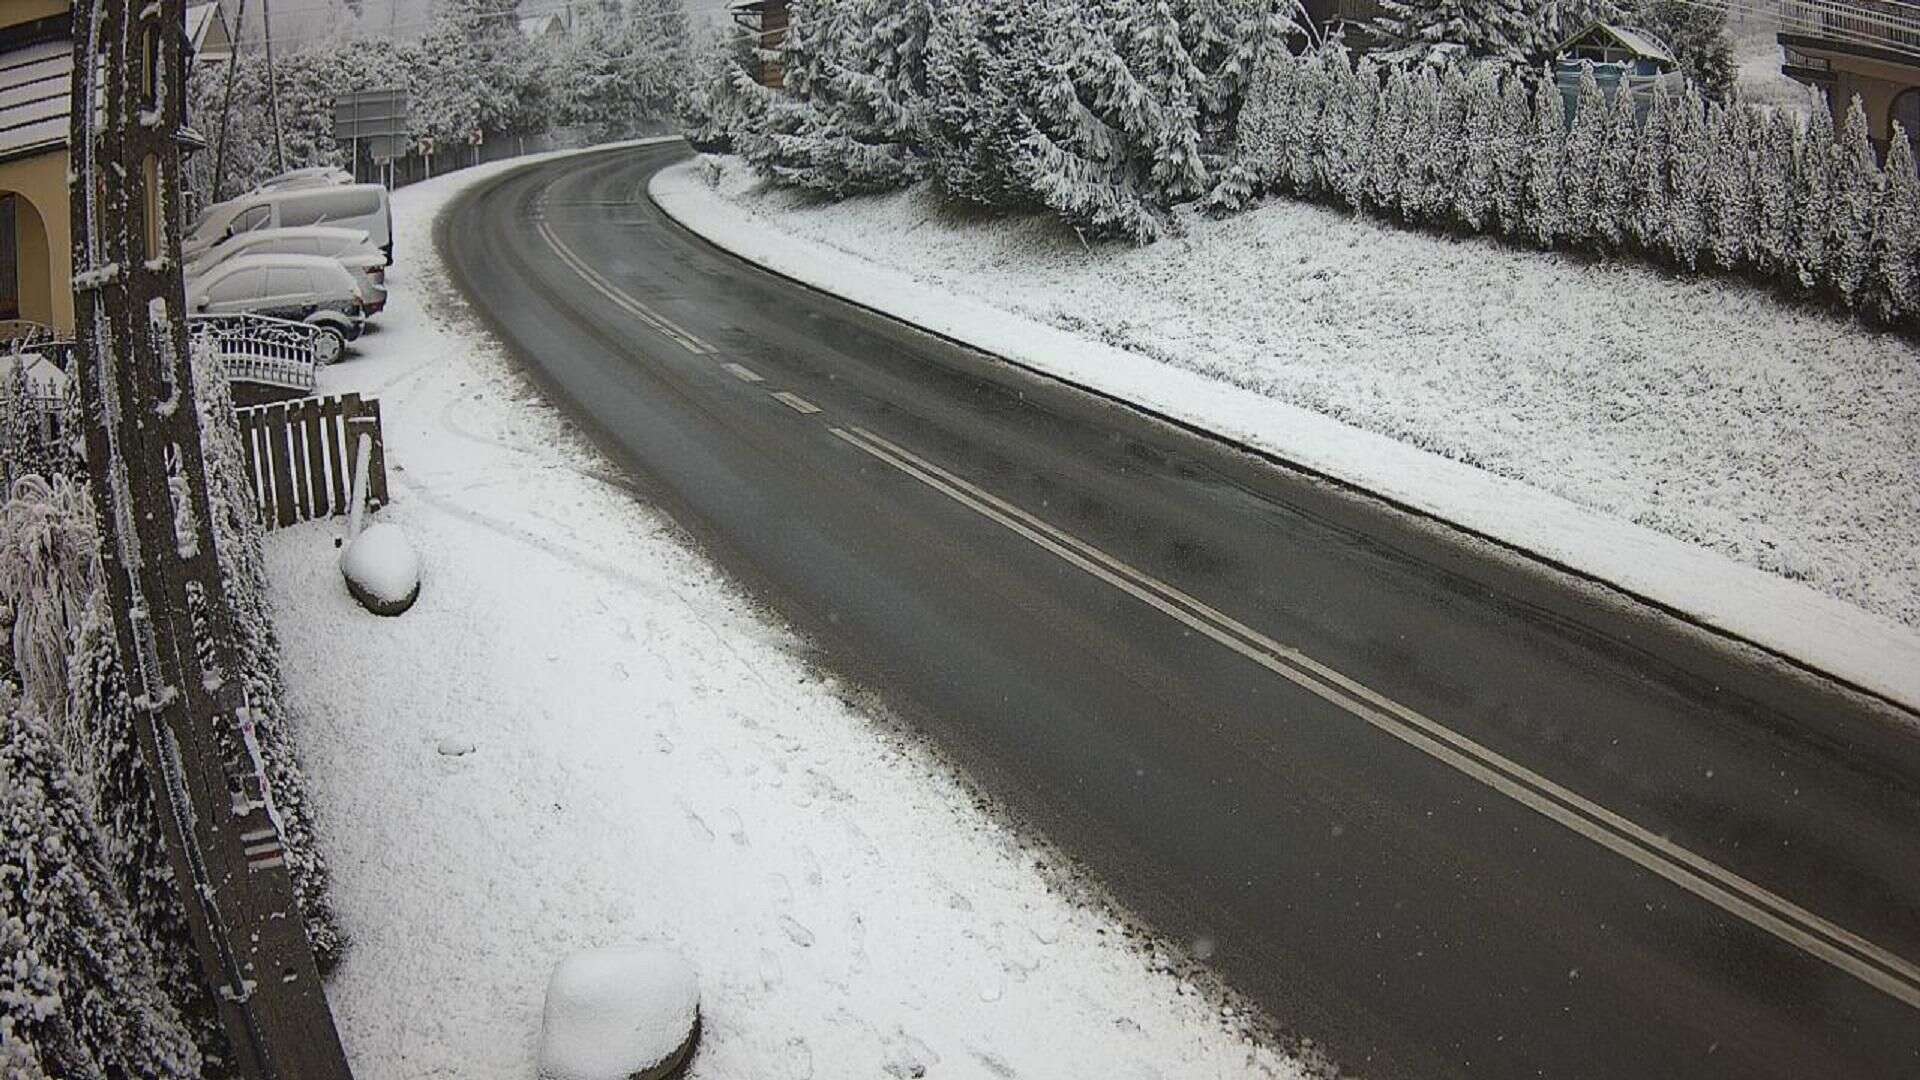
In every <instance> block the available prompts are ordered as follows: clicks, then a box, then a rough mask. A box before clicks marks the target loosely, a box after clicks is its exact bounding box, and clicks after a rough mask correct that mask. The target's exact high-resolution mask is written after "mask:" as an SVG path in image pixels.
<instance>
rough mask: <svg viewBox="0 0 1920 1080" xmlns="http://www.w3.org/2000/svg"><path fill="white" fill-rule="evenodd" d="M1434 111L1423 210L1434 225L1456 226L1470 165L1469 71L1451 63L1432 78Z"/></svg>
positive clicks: (1424, 162)
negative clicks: (1463, 187)
mask: <svg viewBox="0 0 1920 1080" xmlns="http://www.w3.org/2000/svg"><path fill="white" fill-rule="evenodd" d="M1433 84H1434V85H1433V112H1432V119H1431V127H1430V129H1429V131H1428V133H1427V153H1426V155H1425V156H1424V158H1423V160H1422V162H1421V170H1422V172H1423V173H1424V175H1425V179H1426V183H1425V184H1424V185H1423V186H1424V187H1425V189H1426V193H1425V199H1424V204H1423V206H1422V207H1421V212H1422V214H1423V215H1424V216H1425V218H1426V220H1428V221H1429V222H1431V223H1433V224H1435V225H1444V226H1447V227H1449V228H1457V227H1459V226H1460V224H1461V222H1460V219H1459V217H1458V216H1457V215H1456V214H1455V213H1454V204H1455V202H1456V201H1458V199H1459V190H1460V185H1461V182H1462V180H1463V174H1464V173H1465V171H1466V169H1467V155H1468V151H1467V94H1468V90H1467V73H1466V72H1465V71H1464V70H1462V69H1460V68H1458V67H1450V68H1446V69H1444V70H1442V71H1441V72H1440V73H1439V75H1438V76H1437V77H1436V78H1434V79H1433Z"/></svg>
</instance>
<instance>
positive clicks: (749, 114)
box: [676, 34, 771, 153]
mask: <svg viewBox="0 0 1920 1080" xmlns="http://www.w3.org/2000/svg"><path fill="white" fill-rule="evenodd" d="M752 55H753V49H752V48H751V47H750V45H749V44H748V42H747V40H746V39H740V38H735V39H729V38H727V37H725V36H722V35H720V34H712V35H709V36H708V38H707V41H706V44H705V47H704V48H703V49H702V50H701V52H700V55H699V57H698V59H696V61H695V63H694V71H693V73H692V75H691V76H690V77H689V82H688V84H687V86H686V88H685V92H684V93H682V94H681V95H680V98H679V100H678V101H677V103H676V111H677V113H678V115H679V118H680V130H681V133H682V134H684V135H685V136H686V138H687V142H689V143H691V144H692V145H693V148H694V149H695V150H699V151H701V152H702V153H724V152H726V151H729V150H732V149H733V148H734V146H733V143H734V136H735V133H736V132H740V131H745V130H750V129H751V128H752V126H753V125H755V124H756V123H758V117H759V114H760V112H761V111H762V110H764V109H765V108H766V106H767V100H768V98H769V97H771V95H770V94H768V93H767V92H766V91H765V89H764V88H762V87H761V86H760V84H759V83H757V82H755V81H754V78H753V75H752V74H751V72H750V70H749V61H750V60H751V58H752Z"/></svg>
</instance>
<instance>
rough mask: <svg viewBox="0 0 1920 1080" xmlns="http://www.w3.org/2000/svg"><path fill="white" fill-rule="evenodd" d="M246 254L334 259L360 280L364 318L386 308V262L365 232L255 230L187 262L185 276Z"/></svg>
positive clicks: (308, 228)
mask: <svg viewBox="0 0 1920 1080" xmlns="http://www.w3.org/2000/svg"><path fill="white" fill-rule="evenodd" d="M248 255H320V256H323V257H325V258H329V259H333V260H334V261H336V262H338V263H339V264H340V265H341V266H344V267H346V268H347V270H348V271H349V272H350V273H352V274H353V275H354V277H355V278H357V279H358V280H359V283H360V291H361V292H363V293H365V294H366V297H367V315H368V317H372V316H374V315H377V314H379V313H380V312H381V311H382V310H383V309H385V308H386V306H387V260H386V256H384V255H382V254H380V249H379V248H376V247H374V246H373V240H372V237H371V236H370V235H369V234H368V233H367V232H366V230H364V229H336V228H332V227H330V226H325V225H309V226H305V227H303V228H296V229H256V230H254V231H253V232H245V233H240V234H239V235H237V236H231V237H228V238H227V239H225V240H222V241H221V242H220V243H218V244H215V245H213V246H212V247H210V248H208V249H207V250H205V251H203V252H201V253H200V254H199V255H197V256H195V257H194V258H192V259H189V260H188V261H187V269H186V275H187V277H188V278H196V277H199V276H201V275H203V274H205V273H206V272H207V271H209V270H212V269H213V268H214V267H216V266H219V265H220V264H221V263H224V262H226V261H227V260H229V259H238V258H243V257H245V256H248Z"/></svg>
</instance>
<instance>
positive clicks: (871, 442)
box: [828, 427, 1920, 1008]
mask: <svg viewBox="0 0 1920 1080" xmlns="http://www.w3.org/2000/svg"><path fill="white" fill-rule="evenodd" d="M828 430H829V431H830V432H831V433H832V434H833V435H834V436H835V437H836V438H838V439H840V440H842V441H843V442H846V443H848V444H850V445H852V446H854V447H857V448H858V449H860V450H861V451H863V452H865V453H867V454H869V455H871V456H873V457H875V458H878V459H879V460H881V461H883V462H885V463H886V464H888V465H891V466H892V467H894V468H896V469H898V470H900V471H901V472H903V473H906V474H907V475H908V476H911V477H913V478H914V479H916V480H918V481H920V482H921V483H923V484H925V485H927V486H928V487H930V488H932V489H934V490H935V491H938V492H940V493H941V494H943V495H945V496H947V497H948V498H950V499H953V500H954V501H955V502H958V503H960V504H962V505H964V506H966V507H968V508H969V509H971V510H973V511H975V512H976V513H978V514H980V515H982V516H983V517H986V518H988V519H990V520H992V521H994V522H996V523H997V524H1000V525H1002V526H1004V527H1006V528H1007V529H1010V530H1012V531H1013V532H1015V533H1017V534H1019V535H1020V536H1022V537H1025V538H1026V539H1027V540H1029V541H1032V542H1033V543H1034V544H1036V545H1038V546H1040V547H1041V548H1043V549H1045V550H1047V551H1049V552H1051V553H1053V554H1054V555H1056V556H1058V557H1060V558H1061V559H1063V560H1065V561H1067V562H1068V563H1071V564H1073V565H1074V566H1076V567H1079V568H1080V569H1081V570H1083V571H1085V572H1087V573H1088V574H1091V575H1092V576H1094V577H1096V578H1098V579H1100V580H1101V581H1104V582H1106V583H1107V584H1109V585H1111V586H1113V587H1114V588H1117V589H1119V590H1121V591H1122V592H1125V593H1128V594H1129V595H1131V596H1133V597H1135V598H1136V599H1138V600H1140V601H1142V602H1143V603H1146V604H1148V605H1149V606H1151V607H1153V608H1155V609H1157V610H1159V611H1160V612H1162V613H1163V614H1165V615H1167V616H1169V617H1170V618H1173V619H1175V620H1177V621H1179V622H1181V623H1183V624H1185V625H1187V626H1189V627H1191V628H1192V629H1194V630H1197V631H1199V632H1201V633H1203V634H1205V635H1207V636H1208V637H1210V638H1212V639H1214V640H1215V641H1217V642H1219V643H1220V644H1222V645H1225V646H1226V647H1228V648H1230V649H1232V650H1234V651H1235V652H1238V653H1240V654H1241V655H1243V656H1245V657H1247V658H1248V659H1250V660H1252V661H1253V662H1255V663H1257V664H1259V665H1261V666H1262V667H1265V668H1267V669H1268V670H1269V671H1272V672H1273V673H1274V674H1276V675H1279V676H1281V677H1282V678H1285V679H1287V680H1288V681H1289V682H1292V683H1294V684H1295V685H1297V686H1299V687H1301V688H1302V689H1304V690H1307V691H1308V692H1310V693H1312V694H1314V695H1315V696H1317V697H1319V698H1321V699H1322V700H1324V701H1327V702H1328V703H1330V704H1332V705H1335V706H1337V707H1339V708H1340V709H1342V710H1344V711H1345V712H1347V713H1349V714H1350V715H1352V716H1355V717H1358V718H1359V719H1361V720H1364V721H1366V722H1367V723H1368V724H1370V725H1372V726H1373V727H1374V728H1376V729H1377V730H1379V731H1381V732H1384V733H1386V734H1388V735H1391V736H1393V737H1394V738H1396V739H1399V740H1400V741H1401V742H1404V743H1406V744H1407V745H1409V746H1412V747H1414V748H1415V749H1417V750H1420V751H1421V752H1423V753H1425V754H1427V755H1428V756H1430V757H1432V758H1434V759H1435V760H1438V761H1440V762H1442V763H1444V764H1446V765H1448V766H1451V767H1452V768H1454V769H1456V770H1458V771H1460V772H1461V773H1464V774H1466V775H1467V776H1469V777H1472V778H1473V779H1475V780H1478V781H1479V782H1480V783H1482V784H1485V785H1486V786H1488V787H1490V788H1492V789H1494V790H1496V791H1498V792H1500V793H1501V794H1503V795H1506V796H1507V797H1509V798H1511V799H1513V800H1514V801H1516V802H1518V803H1520V804H1522V805H1523V806H1526V807H1527V808H1528V809H1531V810H1533V811H1535V812H1536V813H1539V814H1541V815H1543V816H1545V817H1547V818H1549V819H1551V820H1553V821H1556V822H1558V823H1559V824H1561V825H1563V826H1565V827H1566V828H1568V829H1570V830H1572V831H1573V832H1576V833H1578V834H1580V835H1581V836H1584V837H1586V838H1587V839H1589V840H1591V841H1593V842H1594V843H1596V844H1599V845H1600V846H1601V847H1604V848H1606V849H1607V850H1609V851H1612V852H1614V853H1615V854H1617V855H1620V856H1623V857H1625V858H1627V859H1629V860H1631V861H1633V862H1635V863H1637V864H1639V865H1640V866H1641V867H1643V868H1645V869H1647V870H1650V871H1652V872H1654V873H1656V874H1658V875H1660V876H1661V877H1663V878H1666V879H1667V880H1668V881H1670V882H1672V883H1674V884H1676V885H1678V886H1680V887H1681V888H1684V889H1686V890H1687V891H1689V892H1691V893H1693V894H1694V895H1696V896H1699V897H1700V898H1702V899H1704V900H1706V901H1708V902H1710V903H1712V904H1714V905H1716V906H1718V907H1720V908H1721V909H1722V910H1724V911H1727V912H1728V913H1730V914H1732V915H1735V916H1737V917H1739V918H1741V919H1743V920H1745V921H1746V922H1748V923H1750V924H1752V925H1753V926H1756V927H1758V928H1760V929H1762V930H1765V931H1767V932H1768V933H1770V934H1773V935H1774V936H1775V937H1777V938H1779V939H1780V940H1782V941H1785V942H1787V943H1789V944H1791V945H1794V946H1796V947H1797V948H1800V949H1802V950H1804V951H1805V952H1807V953H1809V954H1811V955H1813V956H1816V957H1819V958H1820V959H1822V960H1824V961H1826V962H1827V963H1829V964H1832V965H1833V966H1834V967H1836V968H1839V969H1840V970H1842V971H1844V972H1846V973H1847V974H1849V975H1852V976H1853V977H1855V978H1857V979H1859V980H1861V981H1862V982H1865V983H1867V984H1868V985H1870V986H1873V987H1875V988H1876V989H1878V990H1881V991H1882V992H1884V993H1886V994H1888V995H1890V996H1892V997H1894V998H1896V999H1898V1000H1899V1001H1901V1002H1904V1003H1905V1004H1907V1005H1910V1006H1913V1007H1914V1008H1920V967H1916V966H1915V965H1914V964H1913V963H1911V962H1910V961H1908V960H1906V959H1904V958H1902V957H1900V956H1897V955H1895V954H1894V953H1892V952H1890V951H1888V950H1887V949H1885V948H1883V947H1881V946H1879V945H1876V944H1874V943H1872V942H1870V941H1867V940H1866V939H1864V938H1862V937H1860V936H1859V935H1857V934H1854V933H1852V932H1851V931H1848V930H1846V929H1844V928H1842V927H1840V926H1837V925H1835V924H1834V923H1832V922H1829V921H1827V920H1826V919H1823V918H1821V917H1820V916H1818V915H1815V914H1813V913H1812V912H1810V911H1807V910H1806V909H1805V908H1802V907H1800V906H1799V905H1797V904H1795V903H1793V902H1792V901H1790V900H1787V899H1786V898H1784V897H1781V896H1779V895H1777V894H1775V893H1773V892H1770V891H1768V890H1767V889H1764V888H1762V887H1760V886H1759V885H1756V884H1754V883H1753V882H1751V881H1748V880H1747V879H1745V878H1743V877H1741V876H1740V875H1738V874H1736V873H1734V872H1733V871H1731V870H1728V869H1726V868H1724V867H1722V866H1720V865H1718V864H1717V863H1714V862H1712V861H1710V860H1708V859H1706V858H1704V857H1702V856H1700V855H1697V854H1695V853H1693V852H1692V851H1689V850H1687V849H1686V848H1683V847H1681V846H1680V845H1678V844H1675V843H1673V842H1672V841H1670V840H1668V839H1666V838H1665V837H1662V836H1658V835H1656V834H1654V833H1652V832H1650V831H1648V830H1647V829H1645V828H1643V827H1642V826H1640V825H1637V824H1635V823H1633V822H1631V821H1628V820H1627V819H1625V818H1623V817H1621V816H1620V815H1618V814H1616V813H1614V812H1613V811H1611V810H1608V809H1606V808H1605V807H1603V806H1600V805H1599V804H1597V803H1595V802H1593V801H1591V800H1589V799H1587V798H1585V797H1584V796H1581V795H1579V794H1576V793H1575V792H1573V791H1570V790H1568V789H1567V788H1565V787H1563V786H1561V785H1559V784H1557V783H1555V782H1554V781H1552V780H1549V779H1547V778H1546V777H1544V776H1541V775H1539V774H1538V773H1535V772H1533V771H1532V770H1530V769H1528V768H1526V767H1525V766H1523V765H1520V764H1519V763H1517V762H1515V761H1512V760H1510V759H1509V758H1507V757H1505V756H1504V755H1502V754H1500V753H1498V752H1497V751H1494V750H1492V749H1489V748H1488V747H1485V746H1482V745H1481V744H1479V743H1477V742H1475V741H1474V740H1472V739H1470V738H1468V737H1466V736H1464V735H1461V734H1459V733H1458V732H1455V731H1453V730H1452V729H1451V728H1448V727H1446V726H1445V725H1443V724H1441V723H1439V722H1438V721H1435V720H1432V719H1429V718H1428V717H1426V716H1424V715H1422V714H1420V713H1418V712H1416V711H1414V710H1413V709H1411V708H1408V707H1407V706H1405V705H1402V704H1400V703H1398V702H1396V701H1393V700H1391V699H1389V698H1387V697H1385V696H1384V695H1382V694H1379V693H1377V692H1375V691H1373V690H1371V689H1369V688H1367V687H1366V686H1363V685H1361V684H1360V683H1358V682H1356V681H1354V680H1353V679H1350V678H1348V677H1347V676H1345V675H1342V674H1341V673H1339V672H1337V671H1335V670H1333V669H1332V668H1329V667H1327V666H1326V665H1324V664H1321V663H1320V662H1319V661H1316V660H1314V659H1313V658H1311V657H1309V656H1307V655H1306V654H1304V653H1301V652H1300V651H1298V650H1296V649H1292V648H1289V647H1288V646H1285V645H1282V644H1280V643H1279V642H1276V641H1274V640H1273V639H1271V638H1268V637H1266V636H1265V635H1263V634H1261V633H1259V632H1258V631H1256V630H1253V629H1251V628H1250V627H1247V626H1246V625H1244V624H1243V623H1240V622H1239V621H1237V620H1235V619H1233V618H1232V617H1230V616H1228V615H1225V614H1223V613H1221V612H1219V611H1216V610H1215V609H1213V608H1212V607H1209V606H1208V605H1206V604H1204V603H1202V602H1200V601H1199V600H1196V599H1194V598H1193V597H1191V596H1188V595H1187V594H1186V593H1183V592H1181V591H1180V590H1178V589H1176V588H1174V587H1172V586H1170V585H1168V584H1166V583H1165V582H1162V581H1160V580H1158V579H1156V578H1154V577H1152V576H1150V575H1148V574H1145V573H1143V572H1141V571H1139V570H1136V569H1134V568H1133V567H1131V566H1129V565H1127V564H1126V563H1124V562H1122V561H1121V560H1119V559H1117V558H1114V557H1113V556H1111V555H1108V554H1107V553H1106V552H1104V551H1101V550H1100V549H1099V548H1096V547H1094V546H1093V545H1091V544H1088V543H1086V542H1085V541H1082V540H1080V539H1078V538H1076V537H1074V536H1072V535H1071V534H1069V533H1066V532H1063V531H1061V530H1060V529H1057V528H1055V527H1054V526H1052V525H1049V524H1048V523H1046V522H1045V521H1042V520H1041V519H1039V518H1037V517H1035V516H1033V515H1032V514H1029V513H1027V512H1026V511H1024V510H1021V509H1020V508H1019V507H1016V506H1014V505H1012V504H1011V503H1008V502H1005V501H1004V500H1002V499H1000V498H998V497H996V496H994V495H992V494H991V493H989V492H987V491H985V490H983V489H981V488H979V487H976V486H975V485H973V484H971V483H968V482H967V481H966V480H963V479H961V478H960V477H958V476H955V475H953V474H952V473H950V472H947V471H946V470H944V469H942V468H940V467H939V466H937V465H934V464H933V463H931V462H929V461H926V460H925V459H923V458H920V457H917V456H915V455H914V454H912V453H911V452H909V451H907V450H905V449H903V448H901V447H899V446H897V445H895V444H893V443H891V442H888V441H887V440H886V439H883V438H881V437H880V436H878V435H875V434H873V433H872V432H870V431H867V430H865V429H863V428H857V427H856V428H852V429H851V430H845V429H841V428H830V429H828Z"/></svg>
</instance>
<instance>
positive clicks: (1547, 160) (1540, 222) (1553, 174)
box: [1524, 79, 1567, 248]
mask: <svg viewBox="0 0 1920 1080" xmlns="http://www.w3.org/2000/svg"><path fill="white" fill-rule="evenodd" d="M1566 142H1567V111H1566V106H1565V105H1564V104H1562V103H1561V100H1560V91H1559V89H1558V88H1556V87H1555V86H1554V85H1553V83H1552V82H1551V81H1549V80H1544V79H1543V80H1540V81H1539V83H1538V84H1537V85H1536V86H1535V87H1534V91H1533V122H1532V131H1531V133H1530V135H1529V138H1528V145H1527V191H1526V211H1525V214H1524V221H1525V228H1526V235H1527V237H1528V238H1529V239H1531V240H1532V241H1533V242H1534V243H1536V244H1539V245H1540V246H1541V247H1545V248H1550V247H1552V246H1553V245H1554V244H1555V243H1556V242H1558V241H1559V240H1560V238H1561V237H1562V236H1564V235H1566V232H1567V194H1566V185H1565V184H1564V183H1563V182H1562V165H1563V163H1564V162H1565V161H1566Z"/></svg>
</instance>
